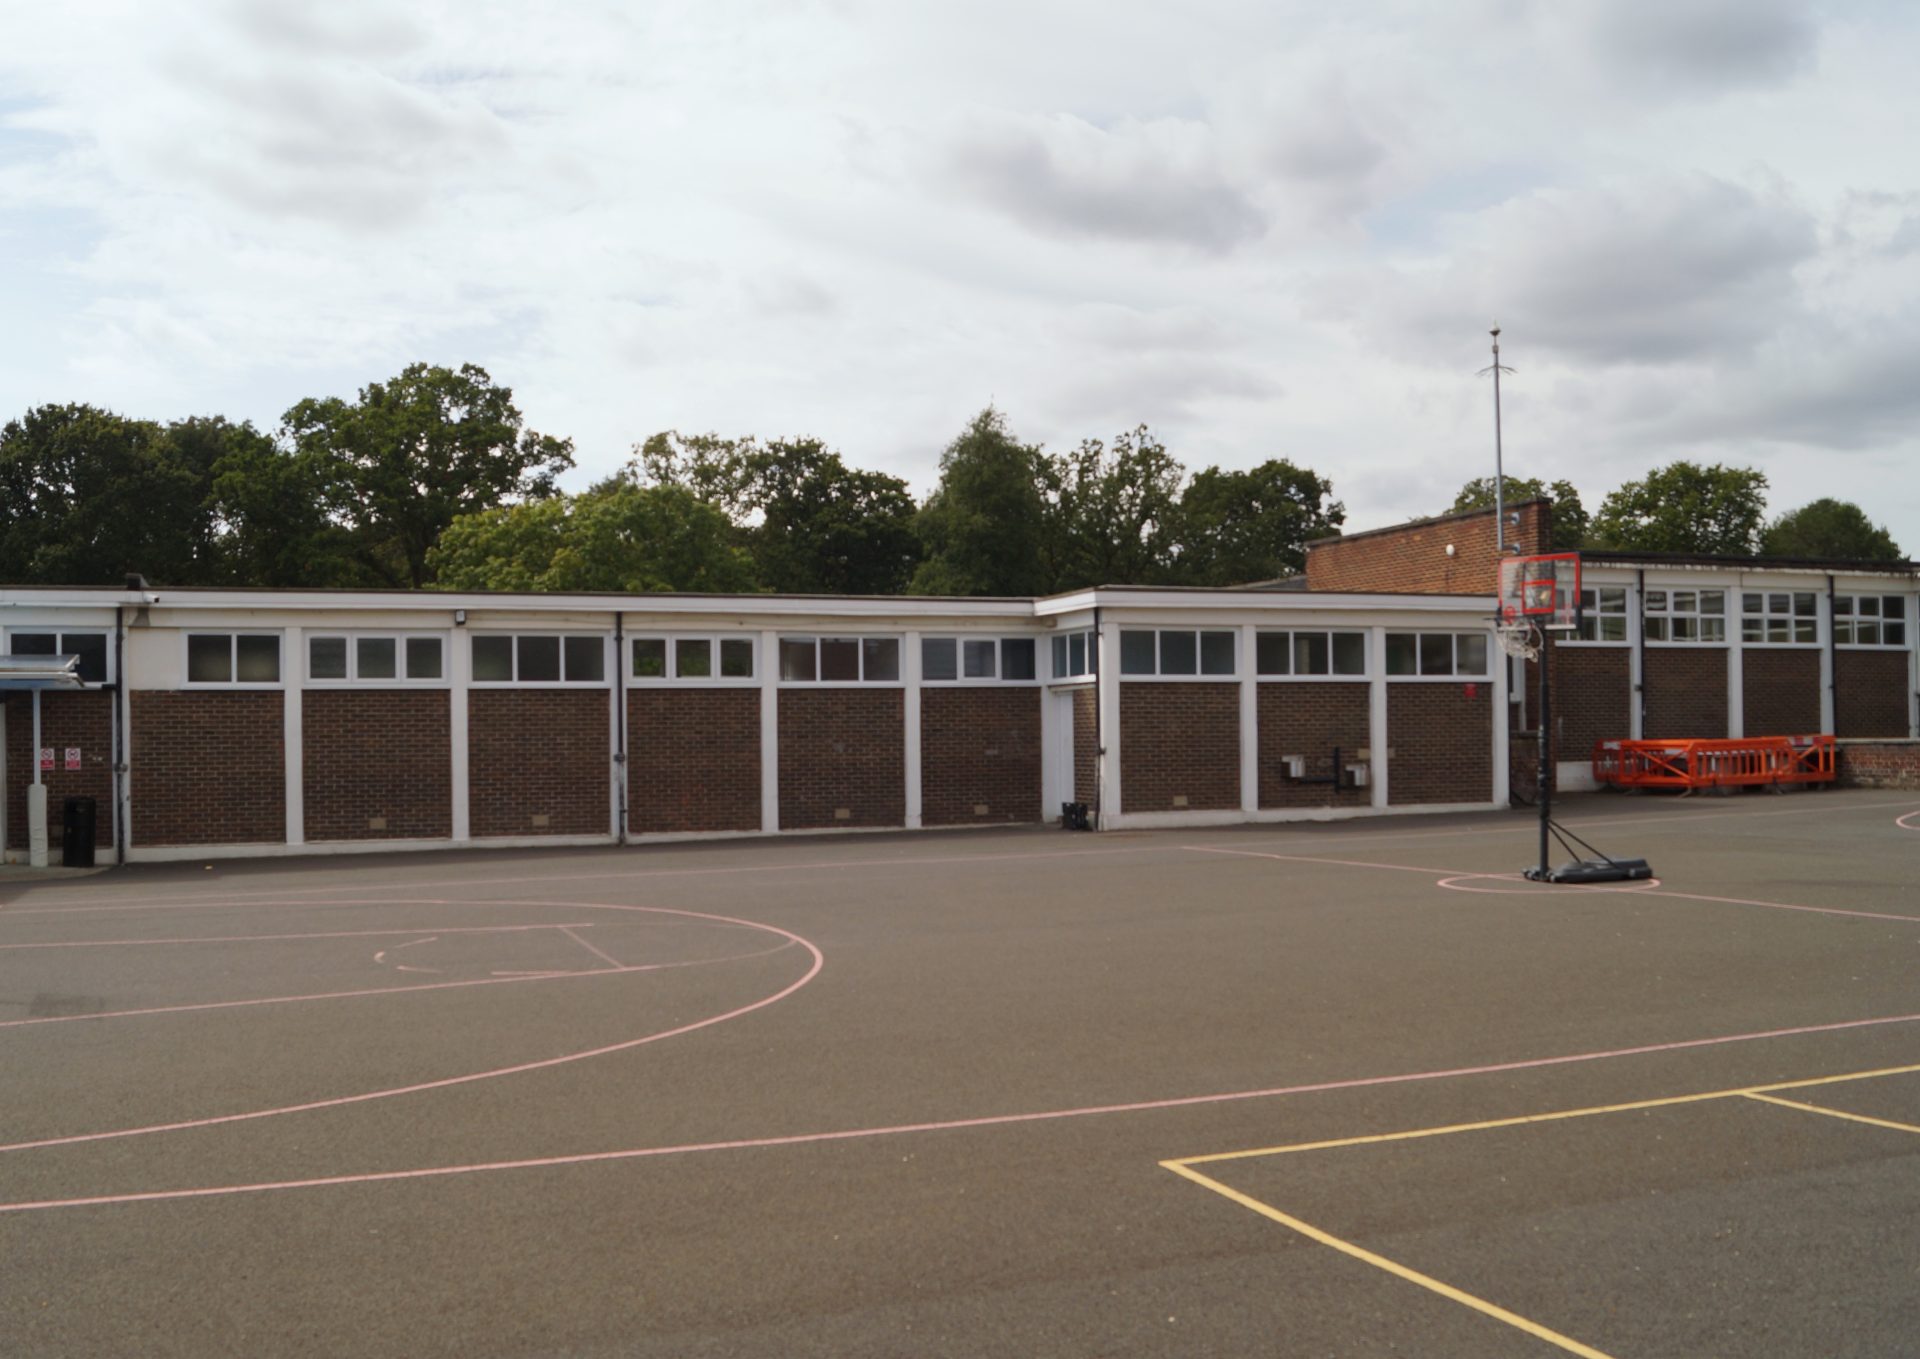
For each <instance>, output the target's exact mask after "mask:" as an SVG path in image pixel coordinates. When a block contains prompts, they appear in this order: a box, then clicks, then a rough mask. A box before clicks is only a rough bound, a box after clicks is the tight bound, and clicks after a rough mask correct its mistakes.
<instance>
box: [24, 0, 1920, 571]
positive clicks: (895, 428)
mask: <svg viewBox="0 0 1920 1359" xmlns="http://www.w3.org/2000/svg"><path fill="white" fill-rule="evenodd" d="M0 33H4V35H5V39H4V42H0V416H5V417H11V416H14V415H18V414H20V413H21V412H23V411H25V410H26V409H28V408H29V407H31V406H35V405H39V404H42V403H45V402H51V401H88V402H93V403H96V404H99V405H105V406H108V407H112V408H115V409H118V410H121V411H124V412H127V413H129V414H137V415H143V416H152V417H157V418H171V417H176V416H184V415H195V414H211V413H220V414H225V415H229V416H232V417H234V418H236V419H238V418H246V419H251V420H253V421H254V422H255V423H256V424H259V425H261V426H262V427H265V428H273V427H274V426H276V425H277V423H278V419H279V416H280V414H281V412H283V411H284V410H285V409H286V408H287V407H288V406H290V405H291V404H292V403H293V402H295V401H296V400H298V399H300V398H302V397H306V396H320V395H327V394H339V395H344V396H351V395H352V394H353V392H354V391H355V390H356V389H357V388H358V387H360V386H361V385H362V384H364V383H366V382H369V381H374V380H378V379H381V378H384V377H387V376H390V375H392V374H393V373H395V372H397V371H398V370H399V369H400V368H401V367H403V366H404V365H405V364H407V363H409V362H411V361H414V360H416V359H425V360H429V361H431V362H436V363H446V364H458V363H461V362H466V361H471V362H476V363H479V364H481V365H483V366H484V367H486V368H487V369H488V370H489V371H490V372H491V373H492V374H493V376H494V377H495V378H496V379H497V380H499V381H501V382H503V383H506V384H507V385H509V386H511V387H513V388H514V390H515V392H516V395H517V397H518V400H519V402H520V405H521V407H522V409H523V410H524V411H525V412H526V413H527V415H528V417H529V419H530V421H531V423H532V424H533V425H534V426H535V427H536V428H539V429H541V430H543V431H545V432H549V433H554V434H564V435H570V436H572V437H573V438H574V439H575V440H576V441H577V442H578V445H579V448H578V457H579V461H580V465H581V470H580V472H579V473H578V474H576V476H575V477H574V479H573V480H574V482H575V484H584V482H585V481H586V480H588V479H589V478H590V477H591V476H593V475H598V474H602V473H604V472H606V471H609V470H611V469H613V468H614V467H617V466H618V465H619V464H620V463H621V462H623V461H624V460H625V458H626V457H627V455H628V451H629V446H630V445H632V444H633V443H635V442H637V441H638V440H640V439H642V438H644V437H645V436H646V435H647V434H649V433H651V432H653V431H656V430H661V429H669V428H677V429H680V430H683V431H687V432H694V431H705V430H715V431H718V432H720V433H723V434H747V433H758V434H760V435H763V436H771V435H779V434H814V435H817V436H819V437H821V438H823V439H825V440H827V441H828V442H829V443H830V444H832V445H833V446H835V447H837V448H839V449H840V450H841V451H842V452H843V453H844V454H845V455H846V457H847V459H848V460H849V461H850V462H852V463H854V464H856V465H861V466H868V467H878V468H884V469H887V470H889V471H893V472H896V473H898V474H900V475H902V476H905V477H907V478H908V479H909V480H910V481H911V482H912V483H913V485H914V487H915V490H916V491H917V492H924V491H925V490H926V489H927V488H928V487H929V486H930V485H931V484H932V481H933V478H934V475H935V470H936V465H937V461H938V458H939V454H940V451H941V449H942V448H943V447H944V446H945V445H946V444H947V443H948V442H949V441H950V440H951V439H952V438H953V437H954V435H955V434H956V433H957V432H958V431H959V429H960V428H961V426H962V425H963V424H964V423H965V421H966V420H967V419H968V418H969V417H970V416H971V415H972V414H973V413H974V412H975V411H977V410H978V409H979V408H980V407H982V406H984V405H986V404H988V403H992V404H994V405H996V406H998V407H999V408H1000V409H1001V410H1003V411H1004V412H1005V413H1006V414H1007V417H1008V419H1009V421H1010V422H1011V424H1012V426H1013V428H1014V430H1015V432H1016V433H1018V434H1019V435H1020V436H1022V437H1023V438H1027V439H1031V440H1038V441H1043V442H1045V443H1047V444H1048V445H1049V446H1056V447H1057V446H1061V445H1066V444H1071V443H1074V442H1077V441H1078V440H1079V439H1081V438H1083V437H1086V436H1093V435H1103V436H1105V435H1111V434H1113V433H1115V432H1116V431H1119V430H1121V429H1125V428H1129V427H1131V426H1133V425H1135V424H1139V423H1142V422H1144V423H1146V424H1149V425H1151V426H1152V427H1153V428H1154V429H1155V430H1156V431H1157V432H1158V433H1159V434H1160V435H1161V437H1162V438H1163V439H1164V440H1165V441H1166V443H1167V444H1168V446H1169V447H1170V448H1171V449H1172V450H1173V452H1174V453H1175V454H1176V455H1177V456H1179V457H1180V458H1181V459H1182V460H1183V461H1184V462H1186V463H1187V465H1188V466H1189V467H1193V468H1198V467H1201V466H1205V465H1207V464H1209V463H1218V464H1221V465H1223V466H1228V467H1241V466H1250V465H1252V464H1254V463H1257V462H1260V461H1262V460H1264V459H1266V458H1270V457H1275V456H1283V457H1288V458H1291V459H1293V460H1294V461H1295V462H1298V463H1301V464H1304V465H1306V466H1309V467H1312V468H1314V469H1315V470H1316V471H1318V472H1320V473H1321V474H1322V475H1325V476H1329V477H1331V478H1332V479H1333V482H1334V486H1335V490H1336V493H1337V494H1338V495H1339V496H1340V497H1341V498H1342V499H1344V501H1345V502H1346V505H1347V508H1348V523H1349V526H1350V527H1353V528H1366V527H1374V526H1378V525H1381V524H1385V523H1390V522H1393V521H1395V520H1398V519H1402V518H1406V517H1409V516H1413V515H1418V514H1423V513H1433V512H1437V511H1439V510H1442V509H1444V508H1445V507H1446V505H1447V504H1448V503H1449V502H1450V501H1451V499H1452V496H1453V493H1454V491H1455V490H1456V489H1457V488H1458V486H1459V485H1460V483H1461V482H1462V481H1464V480H1465V479H1466V478H1468V477H1471V476H1480V475H1487V474H1490V473H1491V471H1492V467H1493V438H1492V409H1491V405H1492V402H1491V392H1490V389H1489V387H1488V384H1487V380H1486V379H1485V378H1480V377H1476V376H1475V372H1476V370H1477V369H1479V368H1481V367H1483V366H1484V365H1485V364H1486V363H1487V362H1488V353H1487V330H1488V328H1489V327H1490V326H1492V325H1494V324H1498V325H1500V326H1502V327H1503V328H1504V331H1505V334H1504V336H1503V350H1504V352H1503V358H1504V359H1505V360H1506V361H1507V362H1508V363H1510V364H1511V365H1513V366H1514V367H1515V368H1516V369H1518V372H1517V374H1516V375H1515V376H1514V377H1512V378H1511V379H1509V380H1507V382H1506V386H1505V394H1506V398H1507V404H1506V435H1507V468H1508V470H1509V471H1510V472H1512V473H1516V474H1520V475H1531V476H1541V477H1545V478H1547V479H1549V480H1551V479H1555V478H1561V477H1564V478H1567V479H1569V480H1571V481H1572V482H1574V484H1575V485H1577V486H1578V487H1579V488H1580V490H1581V491H1582V492H1583V494H1584V495H1585V497H1586V500H1587V503H1588V506H1589V508H1592V507H1593V506H1595V505H1597V503H1598V501H1599V499H1600V497H1601V496H1602V495H1604V494H1605V493H1606V492H1607V491H1608V490H1610V489H1612V488H1613V487H1614V486H1616V485H1618V484H1619V483H1620V482H1621V481H1623V480H1625V479H1628V478H1631V477H1637V476H1640V475H1642V474H1644V473H1645V472H1646V471H1647V470H1648V469H1650V468H1651V467H1654V466H1656V465H1659V464H1661V463H1665V462H1668V461H1671V460H1672V459H1674V458H1679V457H1687V458H1693V459H1697V460H1706V461H1724V462H1730V463H1737V464H1744V465H1748V466H1754V467H1759V468H1761V469H1763V470H1764V471H1765V472H1766V473H1767V475H1768V476H1769V478H1771V481H1772V494H1771V500H1770V506H1771V509H1772V510H1773V512H1775V513H1778V512H1781V511H1783V510H1786V509H1790V508H1792V507H1793V506H1795V505H1798V504H1802V503H1804V502H1805V501H1807V500H1810V499H1812V498H1814V497H1816V496H1821V495H1837V496H1840V497H1843V498H1846V499H1852V500H1856V501H1858V502H1860V503H1861V504H1862V505H1864V506H1865V507H1866V508H1867V509H1868V511H1869V513H1870V514H1872V515H1873V516H1874V517H1875V518H1876V520H1878V521H1880V522H1882V523H1884V524H1886V525H1887V526H1888V527H1889V528H1890V529H1892V531H1893V533H1894V536H1895V537H1896V539H1897V540H1898V541H1899V542H1900V544H1901V546H1902V548H1903V549H1904V550H1906V551H1907V552H1908V553H1909V554H1915V553H1920V471H1916V456H1917V455H1920V434H1917V433H1916V430H1920V423H1917V420H1920V306H1917V305H1916V304H1917V303H1920V156H1916V155H1915V153H1914V151H1913V149H1912V138H1913V135H1914V128H1915V127H1916V126H1920V91H1916V76H1915V73H1916V70H1920V64H1917V59H1920V43H1916V37H1917V36H1920V6H1913V5H1900V4H1893V3H1887V4H1871V3H1857V4H1855V3H1839V2H1836V3H1833V4H1826V5H1809V4H1796V3H1789V2H1788V0H1450V3H1446V4H1434V3H1430V2H1427V0H1405V2H1404V3H1364V2H1362V3H1350V4H1340V5H1330V4H1327V3H1325V0H1314V3H1311V4H1298V3H1292V0H1183V3H1181V4H1177V5H1175V4H1168V3H1166V2H1165V0H1153V2H1148V0H1105V2H1104V3H1101V4H1098V5H1096V4H1092V3H1037V2H1036V0H968V3H964V4H962V3H943V4H927V3H915V0H820V2H819V3H809V2H808V0H775V2H774V3H766V4H755V3H730V2H729V0H698V2H697V3H646V2H645V0H629V2H627V3H613V2H612V0H606V2H605V3H573V2H571V0H547V3H541V4H535V3H532V0H455V2H450V3H445V4H405V3H368V4H362V3H352V2H351V0H332V3H329V4H326V5H306V4H294V3H291V2H290V0H198V2H197V3H191V2H188V0H127V2H126V3H113V0H94V2H92V3H87V4H47V3H45V2H44V0H32V3H27V2H26V0H0Z"/></svg>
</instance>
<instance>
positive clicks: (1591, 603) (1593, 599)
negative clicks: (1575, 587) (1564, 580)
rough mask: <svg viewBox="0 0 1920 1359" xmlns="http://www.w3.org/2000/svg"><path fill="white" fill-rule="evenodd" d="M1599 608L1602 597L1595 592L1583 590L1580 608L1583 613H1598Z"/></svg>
mask: <svg viewBox="0 0 1920 1359" xmlns="http://www.w3.org/2000/svg"><path fill="white" fill-rule="evenodd" d="M1599 606H1600V597H1599V595H1598V594H1597V593H1596V592H1595V591H1593V590H1582V591H1581V592H1580V608H1581V610H1582V611H1583V612H1585V613H1594V612H1597V611H1598V609H1599Z"/></svg>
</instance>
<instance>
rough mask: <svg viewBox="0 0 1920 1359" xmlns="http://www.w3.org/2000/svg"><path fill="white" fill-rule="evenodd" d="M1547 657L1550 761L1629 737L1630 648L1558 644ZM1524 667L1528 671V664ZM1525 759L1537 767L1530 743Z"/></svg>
mask: <svg viewBox="0 0 1920 1359" xmlns="http://www.w3.org/2000/svg"><path fill="white" fill-rule="evenodd" d="M1552 655H1553V747H1554V759H1555V760H1556V761H1558V760H1584V759H1587V758H1589V757H1590V756H1591V755H1592V754H1593V744H1594V742H1596V741H1618V740H1623V739H1625V738H1627V737H1630V736H1632V735H1633V651H1632V648H1630V647H1624V646H1620V647H1581V646H1562V647H1555V648H1553V652H1552ZM1723 660H1724V658H1723ZM1527 669H1528V671H1529V674H1531V673H1532V672H1533V671H1534V667H1533V666H1531V665H1530V666H1528V667H1527ZM1527 704H1528V709H1527V710H1528V712H1532V711H1533V710H1534V709H1535V708H1536V707H1537V706H1538V698H1537V696H1536V695H1535V694H1532V693H1529V694H1528V695H1527ZM1527 756H1528V758H1529V759H1531V760H1533V761H1534V762H1535V765H1534V767H1535V768H1536V769H1537V768H1538V760H1539V754H1538V752H1537V751H1536V750H1535V749H1534V748H1533V743H1532V742H1528V743H1527ZM1532 781H1533V779H1532V775H1531V774H1529V782H1532Z"/></svg>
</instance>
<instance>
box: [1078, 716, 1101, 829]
mask: <svg viewBox="0 0 1920 1359" xmlns="http://www.w3.org/2000/svg"><path fill="white" fill-rule="evenodd" d="M1099 701H1100V700H1099V695H1098V694H1097V693H1095V691H1094V689H1093V686H1092V685H1088V686H1087V687H1086V688H1084V689H1075V690H1074V691H1073V800H1074V801H1075V802H1084V803H1086V804H1087V806H1088V807H1089V808H1090V809H1094V810H1097V809H1098V808H1099V806H1100V716H1099Z"/></svg>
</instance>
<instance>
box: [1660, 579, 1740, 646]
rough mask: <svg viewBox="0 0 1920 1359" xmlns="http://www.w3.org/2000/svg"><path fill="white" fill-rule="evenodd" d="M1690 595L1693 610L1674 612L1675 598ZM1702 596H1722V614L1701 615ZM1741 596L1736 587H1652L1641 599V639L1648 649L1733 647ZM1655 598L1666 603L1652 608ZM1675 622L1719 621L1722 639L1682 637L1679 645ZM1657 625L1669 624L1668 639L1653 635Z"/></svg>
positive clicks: (1667, 628) (1735, 639)
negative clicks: (1675, 634)
mask: <svg viewBox="0 0 1920 1359" xmlns="http://www.w3.org/2000/svg"><path fill="white" fill-rule="evenodd" d="M1687 594H1690V595H1692V596H1693V597H1694V607H1693V608H1692V609H1689V610H1679V609H1676V608H1674V596H1676V595H1687ZM1703 594H1705V595H1712V594H1717V595H1719V596H1720V612H1719V613H1703V612H1701V610H1700V607H1699V604H1700V596H1701V595H1703ZM1739 594H1740V587H1739V586H1737V585H1649V586H1647V587H1646V589H1645V590H1643V591H1642V592H1641V595H1640V635H1641V637H1642V638H1644V639H1645V642H1646V645H1648V646H1675V647H1687V646H1692V647H1724V646H1733V645H1735V644H1736V643H1737V642H1738V640H1739V637H1738V634H1737V633H1736V632H1735V631H1734V623H1735V620H1736V618H1737V617H1738V615H1737V614H1736V613H1735V612H1734V611H1733V605H1735V604H1737V603H1739V602H1740V601H1739V599H1738V596H1739ZM1656 595H1657V596H1659V597H1660V599H1661V600H1663V601H1664V602H1663V603H1662V605H1661V606H1660V607H1658V608H1654V607H1652V605H1651V604H1650V603H1649V601H1650V600H1652V599H1653V597H1654V596H1656ZM1676 618H1692V619H1695V620H1701V619H1705V620H1707V621H1710V622H1711V621H1717V622H1718V623H1719V624H1720V631H1721V635H1720V636H1719V637H1717V638H1702V637H1697V636H1696V637H1683V638H1680V639H1679V640H1677V641H1676V640H1675V639H1674V637H1673V627H1672V622H1673V620H1674V619H1676ZM1656 622H1662V623H1665V624H1666V632H1667V635H1666V636H1665V637H1656V636H1655V635H1654V633H1655V631H1656V629H1655V628H1654V626H1653V625H1654V624H1655V623H1656Z"/></svg>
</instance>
